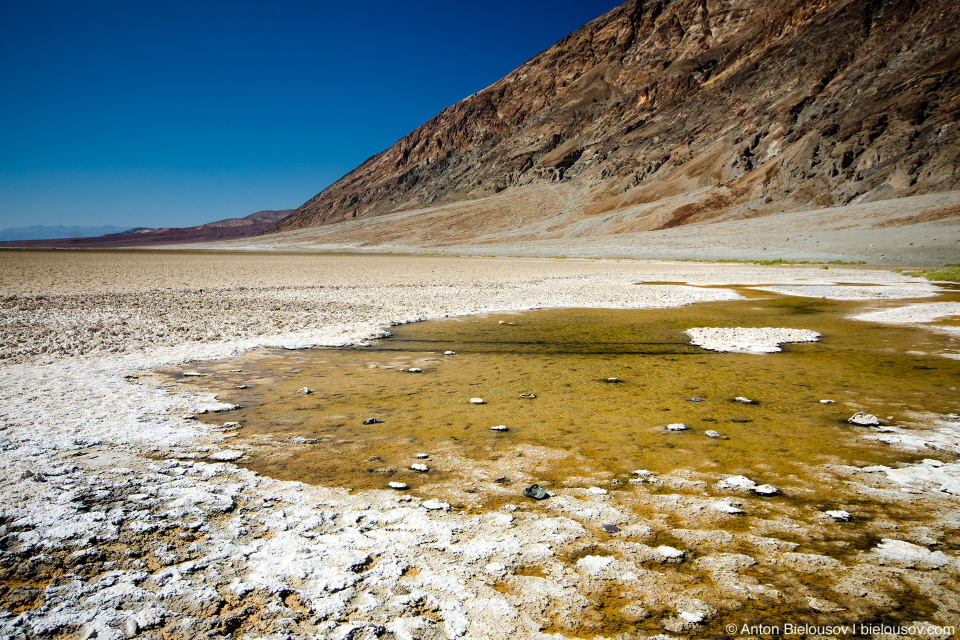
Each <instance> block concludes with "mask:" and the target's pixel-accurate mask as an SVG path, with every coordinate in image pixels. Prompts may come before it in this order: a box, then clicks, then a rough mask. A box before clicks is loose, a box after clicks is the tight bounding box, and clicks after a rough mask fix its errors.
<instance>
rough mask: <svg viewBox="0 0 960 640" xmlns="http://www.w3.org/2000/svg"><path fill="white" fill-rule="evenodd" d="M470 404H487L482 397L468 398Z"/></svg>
mask: <svg viewBox="0 0 960 640" xmlns="http://www.w3.org/2000/svg"><path fill="white" fill-rule="evenodd" d="M470 404H487V401H486V400H484V399H483V398H470Z"/></svg>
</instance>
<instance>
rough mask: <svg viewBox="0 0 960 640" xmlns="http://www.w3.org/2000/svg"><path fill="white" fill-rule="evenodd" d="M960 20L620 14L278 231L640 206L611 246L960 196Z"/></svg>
mask: <svg viewBox="0 0 960 640" xmlns="http://www.w3.org/2000/svg"><path fill="white" fill-rule="evenodd" d="M958 25H960V4H958V3H956V2H954V1H953V0H929V1H926V0H838V1H834V2H828V1H826V0H770V1H769V2H762V3H758V2H752V1H749V0H659V1H650V0H629V1H628V2H625V3H624V4H622V5H620V6H619V7H617V8H616V9H614V10H612V11H610V12H608V13H607V14H605V15H603V16H601V17H599V18H597V19H595V20H593V21H592V22H590V23H588V24H587V25H585V26H584V27H582V28H581V29H579V30H578V31H576V32H574V33H572V34H570V35H569V36H567V37H566V38H564V39H563V40H562V41H560V42H559V43H557V44H556V45H554V46H553V47H551V48H550V49H547V50H546V51H544V52H543V53H541V54H540V55H538V56H536V57H535V58H533V59H532V60H530V61H529V62H527V63H526V64H524V65H522V66H521V67H520V68H518V69H517V70H516V71H514V72H513V73H511V74H509V75H508V76H506V77H505V78H503V79H502V80H500V81H498V82H496V83H495V84H493V85H491V86H490V87H487V88H486V89H483V90H482V91H480V92H478V93H476V94H474V95H472V96H470V97H468V98H466V99H465V100H463V101H461V102H459V103H457V104H455V105H453V106H451V107H449V108H447V109H444V110H443V111H441V112H440V114H438V115H437V116H436V117H435V118H433V119H432V120H430V121H429V122H427V123H426V124H424V125H423V126H422V127H420V128H419V129H417V130H415V131H413V132H412V133H410V134H409V135H408V136H406V137H405V138H403V139H402V140H400V141H399V142H397V143H396V144H395V145H393V146H392V147H390V148H389V149H387V150H385V151H383V152H381V153H379V154H377V155H376V156H373V157H372V158H370V159H369V160H367V161H366V162H364V163H363V164H362V165H360V166H359V167H357V168H356V169H354V170H353V171H351V172H350V173H348V174H347V175H345V176H344V177H343V178H341V179H340V180H339V181H337V182H336V183H335V184H333V185H332V186H330V187H329V188H327V189H326V190H324V191H323V192H322V193H320V194H318V195H317V196H315V197H314V198H313V199H311V200H310V201H309V202H307V203H305V204H304V205H303V206H301V207H300V208H299V209H297V211H296V212H295V213H294V214H293V215H291V216H290V217H288V218H286V219H285V220H283V221H281V222H280V223H278V224H277V225H275V226H274V227H273V228H272V229H271V230H272V231H283V230H290V229H297V228H303V227H309V226H316V225H321V224H326V223H331V222H338V221H341V220H345V219H351V218H356V217H360V216H373V215H378V214H384V213H389V212H394V211H399V210H404V209H417V208H423V207H430V206H432V205H436V204H449V203H452V202H457V201H467V200H477V202H476V204H477V207H476V209H475V211H474V212H473V214H472V215H473V216H474V218H476V217H481V218H482V217H484V216H487V215H490V214H491V212H494V213H495V212H498V211H499V210H500V209H502V208H503V207H502V206H500V205H498V204H497V203H498V202H500V201H501V199H502V203H503V205H505V206H507V207H508V208H509V206H510V204H509V203H510V202H515V201H516V199H517V198H518V197H520V198H521V199H526V200H531V201H535V202H537V203H542V204H541V205H540V206H538V207H536V208H534V210H531V212H530V213H531V214H532V215H534V216H536V217H539V219H540V220H542V221H543V220H548V219H549V218H550V216H552V215H555V214H557V213H559V212H560V210H561V208H562V209H563V212H564V213H565V214H567V215H565V216H563V217H562V221H558V225H559V226H569V225H571V224H574V223H575V220H576V219H577V218H579V219H585V218H589V217H593V216H595V215H597V214H601V213H604V212H611V211H620V210H624V209H628V208H637V207H638V206H640V205H645V206H642V207H640V208H639V209H637V214H636V215H633V216H630V217H628V218H622V219H619V221H618V222H617V224H615V225H611V226H610V227H609V229H607V230H606V231H605V233H618V232H621V231H640V230H649V229H662V228H669V227H673V226H678V225H683V224H689V223H693V222H699V221H703V220H707V219H714V218H717V217H723V218H735V217H749V216H755V215H764V214H767V213H773V212H777V211H784V210H792V209H797V208H800V207H825V206H831V205H838V204H846V203H849V202H852V201H857V202H862V201H871V200H882V199H889V198H895V197H900V196H908V195H917V194H922V193H929V192H933V191H940V190H947V189H958V188H960V171H958V166H960V131H958V124H957V123H958V120H960V73H958V69H960V28H958ZM557 183H562V184H561V185H558V184H557ZM558 188H559V189H560V192H559V193H562V194H563V195H564V197H563V198H557V197H555V195H554V194H555V193H558V192H557V189H558ZM523 193H527V194H528V195H527V196H522V195H521V194H523ZM508 195H509V196H510V198H506V197H505V196H508ZM550 202H554V203H556V204H555V205H554V206H553V207H551V206H550ZM544 207H545V208H544ZM571 211H574V212H575V214H576V215H575V216H572V217H571V215H569V214H570V212H571ZM501 213H502V212H501ZM458 220H459V222H458V224H464V225H468V226H469V225H472V224H476V223H482V221H481V220H479V219H471V217H470V216H466V217H463V218H459V219H458ZM551 231H557V229H556V228H553V229H551Z"/></svg>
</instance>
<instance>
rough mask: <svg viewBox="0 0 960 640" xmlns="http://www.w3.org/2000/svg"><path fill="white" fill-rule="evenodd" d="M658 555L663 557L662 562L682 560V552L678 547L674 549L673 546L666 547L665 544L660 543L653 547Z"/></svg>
mask: <svg viewBox="0 0 960 640" xmlns="http://www.w3.org/2000/svg"><path fill="white" fill-rule="evenodd" d="M654 551H656V552H657V553H658V554H660V557H662V558H663V561H664V562H680V561H681V560H683V556H684V553H683V551H680V549H674V548H673V547H668V546H667V545H661V546H659V547H657V548H656V549H654Z"/></svg>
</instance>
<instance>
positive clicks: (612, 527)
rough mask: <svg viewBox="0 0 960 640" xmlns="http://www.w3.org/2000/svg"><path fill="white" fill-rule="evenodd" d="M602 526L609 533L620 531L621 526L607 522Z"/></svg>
mask: <svg viewBox="0 0 960 640" xmlns="http://www.w3.org/2000/svg"><path fill="white" fill-rule="evenodd" d="M600 528H601V529H603V530H604V531H605V532H607V533H617V532H618V531H620V527H618V526H617V525H615V524H605V525H603V526H602V527H600Z"/></svg>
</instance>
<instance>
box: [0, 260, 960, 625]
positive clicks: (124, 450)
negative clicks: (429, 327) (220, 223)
mask: <svg viewBox="0 0 960 640" xmlns="http://www.w3.org/2000/svg"><path fill="white" fill-rule="evenodd" d="M651 281H660V282H665V283H686V284H662V285H652V286H643V287H639V286H636V283H638V282H651ZM834 283H862V284H869V285H876V286H875V287H863V288H862V289H861V290H860V292H859V295H860V296H861V298H862V299H864V300H868V301H869V300H877V301H882V302H883V304H885V305H889V304H890V300H891V298H893V299H894V300H895V299H896V298H900V299H911V300H912V299H915V298H925V297H926V298H929V297H932V296H934V295H935V288H934V287H933V286H932V285H930V284H928V283H926V282H923V281H920V280H917V279H914V278H910V277H906V276H902V275H899V274H896V273H893V272H889V271H883V270H876V269H867V268H848V267H838V266H831V267H830V268H829V269H826V270H825V269H822V268H820V267H819V266H777V267H764V266H756V265H742V264H735V265H715V264H703V263H670V262H641V261H633V260H624V261H613V260H579V259H569V260H548V259H521V258H496V259H495V258H456V257H427V256H420V257H416V256H393V255H362V256H358V255H326V254H279V253H273V254H269V255H264V254H256V253H243V254H234V253H200V252H192V253H191V252H142V253H140V252H130V253H127V252H117V253H110V252H102V253H72V252H70V253H59V252H50V253H39V252H38V253H33V252H3V253H0V293H2V294H3V304H2V306H0V322H2V325H0V326H2V327H3V328H2V336H3V340H2V351H0V356H2V357H3V361H2V362H3V364H0V468H2V469H3V474H2V480H0V497H2V505H3V507H2V509H3V511H2V516H0V537H2V545H3V546H2V558H3V562H2V563H0V566H2V567H3V569H2V573H0V584H2V585H3V586H2V587H0V604H2V606H3V609H2V610H0V635H3V636H5V637H40V636H43V637H48V636H49V637H55V636H57V635H58V634H59V635H67V634H78V635H79V636H80V637H84V638H89V637H97V638H111V637H113V638H119V637H125V636H131V635H137V634H143V635H144V636H146V637H161V635H162V636H163V637H167V638H190V637H197V636H200V635H207V634H209V635H213V636H218V635H220V636H222V635H226V634H228V633H232V634H233V635H234V637H276V638H281V637H320V638H347V637H349V638H372V637H382V638H391V637H392V638H414V637H417V638H456V637H465V638H466V637H470V638H480V637H483V638H507V637H517V636H520V637H532V638H537V637H544V638H545V637H569V636H570V635H573V634H576V635H579V636H581V637H582V636H584V635H586V636H588V637H593V636H598V637H624V638H635V637H637V638H638V637H647V636H656V635H658V634H661V633H668V634H673V635H681V636H687V635H703V634H720V633H722V629H723V628H724V626H725V625H727V624H739V623H740V622H742V621H746V620H754V619H760V618H763V617H764V616H766V618H770V617H771V616H772V617H777V616H779V617H781V618H783V619H784V620H787V618H788V617H789V616H793V618H790V621H792V620H794V619H795V620H797V621H808V622H818V621H824V620H829V621H843V622H855V621H870V620H876V619H877V617H878V616H879V615H880V614H881V612H883V611H887V610H890V609H894V610H899V611H901V613H902V614H903V616H906V617H907V618H909V620H910V621H914V620H916V621H921V622H929V623H932V624H939V625H947V624H953V623H954V622H955V618H954V617H952V616H953V615H954V613H955V612H956V611H957V610H960V587H958V585H960V582H958V577H960V563H958V559H957V555H956V554H957V552H956V549H957V548H958V546H957V542H958V541H957V530H958V528H960V511H958V507H960V465H958V464H957V463H954V462H950V461H946V462H944V461H943V460H940V459H934V458H933V457H931V458H929V459H923V457H922V455H917V456H916V460H917V461H916V462H915V463H913V464H910V465H905V466H903V467H900V468H896V469H891V468H886V467H872V468H856V467H853V466H845V465H824V466H823V467H822V468H818V469H817V471H816V472H817V473H818V474H819V478H820V482H821V483H822V485H823V487H827V488H829V489H831V490H835V492H836V496H837V497H836V501H835V503H831V504H811V503H809V502H805V501H804V500H803V498H804V496H805V495H807V494H805V488H804V487H802V486H792V485H790V484H787V485H784V486H781V487H779V488H778V489H779V490H780V491H781V492H785V493H786V494H788V495H789V496H790V497H792V498H795V499H779V498H775V497H767V496H764V495H758V494H756V493H754V492H752V491H748V490H741V489H738V487H740V486H741V485H742V486H744V487H747V486H748V485H749V483H743V482H740V484H737V482H733V481H726V482H725V479H724V478H722V477H718V476H716V475H711V474H706V473H702V474H691V473H689V472H687V471H686V470H683V469H677V470H676V471H675V472H673V473H671V474H664V475H662V476H654V477H651V476H650V475H649V474H647V475H644V474H638V475H637V478H636V480H637V482H636V483H632V484H629V485H627V486H613V485H610V484H609V479H608V478H605V477H601V476H597V477H591V476H585V477H583V478H580V479H576V480H577V481H576V482H572V483H571V484H570V486H565V487H562V488H558V489H556V491H555V493H556V495H555V496H554V497H553V498H550V499H549V500H546V501H544V502H543V503H534V502H533V501H525V499H524V498H522V497H521V496H519V495H518V497H517V501H516V503H515V504H512V505H507V506H506V507H504V508H503V509H500V510H498V511H494V512H472V511H470V510H463V509H457V508H455V506H454V507H450V504H451V501H449V500H445V499H444V498H445V496H444V495H437V496H419V495H413V494H404V493H403V492H398V491H391V490H388V489H384V490H377V491H363V492H355V493H350V492H348V491H346V490H344V489H333V488H325V487H318V486H309V485H305V484H302V483H297V482H284V481H278V480H273V479H270V478H266V477H263V476H258V475H256V474H253V473H252V472H250V471H247V470H245V469H242V468H239V467H237V466H235V465H234V464H231V463H223V462H216V461H215V459H212V457H214V456H216V455H217V453H218V452H223V451H240V452H242V451H244V447H243V445H242V443H240V442H239V441H238V442H236V443H234V442H233V441H231V439H230V434H229V429H224V427H223V422H225V421H226V420H227V419H226V418H223V419H221V418H219V417H218V415H217V414H216V413H209V412H213V411H216V410H218V409H222V408H224V407H223V406H222V404H221V403H219V402H218V400H217V399H216V398H215V397H213V396H212V395H209V394H206V395H199V394H194V393H190V392H188V391H172V390H170V389H169V388H168V387H164V386H163V385H161V383H160V381H159V379H158V378H157V377H156V376H153V375H151V374H150V371H149V370H150V369H152V368H154V367H158V366H162V365H177V364H183V365H184V367H185V370H189V369H188V368H187V367H189V365H187V364H186V363H188V362H190V361H192V360H198V359H218V358H224V357H227V356H230V355H233V354H236V353H238V352H240V351H242V350H247V349H252V348H254V347H258V346H286V347H304V346H309V345H343V344H353V343H358V342H362V341H364V340H368V339H370V338H371V337H374V336H376V335H378V334H380V333H381V332H383V331H385V330H386V329H387V328H388V327H389V326H390V325H391V324H393V323H402V322H411V321H415V320H421V319H426V318H434V317H443V316H446V315H462V314H474V313H486V312H494V311H506V310H521V309H529V308H539V307H610V308H665V307H671V306H679V305H687V304H694V303H697V302H701V301H706V300H725V299H727V300H729V299H734V298H736V297H737V296H738V295H739V294H738V293H737V292H736V291H734V290H732V289H725V288H705V287H703V286H697V285H708V284H709V285H717V284H729V285H747V284H756V285H767V286H775V287H799V286H811V287H812V286H816V287H817V293H818V295H830V285H832V284H834ZM891 292H895V295H893V296H891V295H890V294H891ZM838 295H842V296H844V297H849V296H850V295H852V294H851V288H850V287H849V286H847V287H844V288H841V289H839V290H838ZM913 302H915V300H913ZM894 304H895V303H894ZM904 306H906V303H904ZM901 313H902V312H901ZM918 319H919V320H923V319H924V318H922V317H920V318H918ZM755 357H757V358H767V357H776V354H769V355H757V356H755ZM853 408H854V407H850V409H851V411H850V412H851V413H852V412H853V411H852V409H853ZM863 409H869V407H863ZM203 411H207V412H208V413H201V412H203ZM185 414H192V415H194V416H196V419H185V418H184V417H183V416H184V415H185ZM884 429H885V430H883V431H876V432H874V431H871V432H869V435H870V436H871V437H875V438H884V439H885V441H886V442H889V443H890V446H895V447H903V448H904V450H915V451H918V452H922V451H930V452H937V453H938V454H949V455H953V454H955V453H957V452H960V422H958V421H955V420H953V419H952V418H951V417H949V416H942V415H931V414H924V415H912V416H903V417H902V418H901V419H899V420H898V422H897V425H896V426H894V427H885V428H884ZM430 453H431V455H432V456H433V458H434V459H438V458H442V459H444V460H446V461H447V462H448V463H449V464H451V465H457V464H458V465H460V468H461V469H462V473H463V477H464V479H465V481H471V482H476V483H478V485H480V486H482V482H484V481H489V479H490V478H494V477H496V476H495V475H493V474H495V473H501V472H502V469H503V468H504V466H503V465H506V467H507V468H512V467H515V468H516V469H517V470H519V471H524V470H529V468H530V467H529V465H534V464H540V463H549V461H550V460H551V459H558V458H560V457H564V456H569V455H571V454H570V453H569V452H565V451H559V450H551V449H549V448H545V447H539V448H538V447H524V448H522V450H521V449H519V448H518V450H517V452H516V453H517V454H522V455H518V456H517V457H516V458H514V459H510V460H504V461H503V462H502V463H496V464H495V463H494V461H491V462H489V463H484V464H480V463H477V462H475V461H469V460H466V459H460V458H459V457H458V452H457V451H456V449H455V448H453V447H451V448H450V449H449V450H446V451H434V452H430ZM220 457H227V458H229V457H233V456H232V454H231V455H227V456H220ZM941 457H942V456H941ZM948 457H949V456H948ZM241 459H242V458H241ZM498 464H499V465H501V466H498ZM511 465H512V467H511ZM748 481H749V482H752V480H751V479H748ZM738 482H739V481H738ZM787 482H788V483H789V481H787ZM823 487H820V489H821V490H822V489H823ZM427 498H429V500H428V499H427ZM904 509H906V510H912V511H915V512H918V513H923V514H924V517H923V519H922V520H918V519H907V521H903V520H897V518H896V517H895V513H896V512H898V511H899V510H904ZM839 510H846V511H847V512H850V513H851V514H852V517H853V521H852V522H850V523H843V522H840V521H839V520H838V519H837V518H836V517H834V516H831V515H829V514H828V513H827V512H828V511H839ZM739 512H743V513H739ZM737 518H740V519H741V520H735V519H737ZM605 524H613V525H616V527H617V528H618V529H619V531H618V532H616V533H613V534H611V533H608V532H606V531H604V530H603V525H605ZM862 535H867V536H868V537H869V539H871V540H873V543H870V544H867V545H865V546H863V547H862V548H860V547H858V546H857V544H856V541H859V540H862V537H861V536H862ZM831 545H833V546H831ZM907 618H905V619H907Z"/></svg>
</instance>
